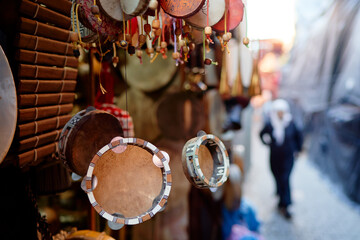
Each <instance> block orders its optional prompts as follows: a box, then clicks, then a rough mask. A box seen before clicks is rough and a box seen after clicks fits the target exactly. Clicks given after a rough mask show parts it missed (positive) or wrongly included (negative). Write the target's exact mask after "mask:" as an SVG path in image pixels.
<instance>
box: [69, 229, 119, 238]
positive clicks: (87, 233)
mask: <svg viewBox="0 0 360 240" xmlns="http://www.w3.org/2000/svg"><path fill="white" fill-rule="evenodd" d="M65 239H66V240H115V239H114V238H112V237H110V236H108V235H106V234H105V233H104V232H96V231H91V230H80V231H76V232H74V233H71V234H69V235H68V236H66V238H65Z"/></svg>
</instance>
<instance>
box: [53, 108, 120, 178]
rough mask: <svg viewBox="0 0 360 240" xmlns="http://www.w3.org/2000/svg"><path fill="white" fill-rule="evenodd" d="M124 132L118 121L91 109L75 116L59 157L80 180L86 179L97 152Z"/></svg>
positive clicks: (62, 138) (65, 130) (62, 137)
mask: <svg viewBox="0 0 360 240" xmlns="http://www.w3.org/2000/svg"><path fill="white" fill-rule="evenodd" d="M116 136H123V130H122V128H121V125H120V122H119V121H118V120H117V118H116V117H114V116H113V115H111V114H110V113H107V112H105V111H101V110H96V109H95V108H93V107H88V108H87V109H86V110H82V111H80V112H78V113H77V114H76V115H75V116H73V117H72V118H71V119H70V120H69V121H68V122H67V124H66V125H65V127H64V128H63V130H62V132H61V135H60V140H59V155H60V159H61V160H62V161H63V163H64V164H65V165H66V166H67V167H69V168H70V170H71V171H73V172H74V173H76V174H78V175H79V176H85V175H86V171H87V169H88V167H89V163H90V162H91V159H92V158H93V156H94V155H95V154H96V152H97V151H98V150H99V149H100V148H101V147H102V146H104V145H105V144H107V143H108V142H110V140H111V139H113V138H114V137H116Z"/></svg>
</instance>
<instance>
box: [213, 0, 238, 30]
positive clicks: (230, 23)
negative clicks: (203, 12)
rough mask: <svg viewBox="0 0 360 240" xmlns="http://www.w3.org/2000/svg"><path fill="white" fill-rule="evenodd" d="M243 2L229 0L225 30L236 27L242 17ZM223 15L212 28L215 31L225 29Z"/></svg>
mask: <svg viewBox="0 0 360 240" xmlns="http://www.w3.org/2000/svg"><path fill="white" fill-rule="evenodd" d="M243 15H244V4H243V2H242V0H229V12H228V14H227V31H230V30H233V29H234V28H236V27H237V26H238V25H239V24H240V22H241V21H242V19H243ZM224 24H225V15H224V16H223V17H222V19H221V20H220V21H219V22H218V23H217V24H215V25H214V26H213V27H212V28H213V30H215V31H220V32H224V31H225V25H224Z"/></svg>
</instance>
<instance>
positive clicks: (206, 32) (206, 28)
mask: <svg viewBox="0 0 360 240" xmlns="http://www.w3.org/2000/svg"><path fill="white" fill-rule="evenodd" d="M204 30H205V35H211V33H212V29H211V27H210V26H207V27H205V29H204Z"/></svg>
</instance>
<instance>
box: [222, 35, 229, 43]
mask: <svg viewBox="0 0 360 240" xmlns="http://www.w3.org/2000/svg"><path fill="white" fill-rule="evenodd" d="M222 39H223V40H224V42H228V41H230V39H231V37H230V36H229V35H228V34H227V33H224V34H223V35H222Z"/></svg>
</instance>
